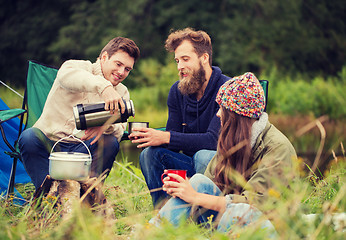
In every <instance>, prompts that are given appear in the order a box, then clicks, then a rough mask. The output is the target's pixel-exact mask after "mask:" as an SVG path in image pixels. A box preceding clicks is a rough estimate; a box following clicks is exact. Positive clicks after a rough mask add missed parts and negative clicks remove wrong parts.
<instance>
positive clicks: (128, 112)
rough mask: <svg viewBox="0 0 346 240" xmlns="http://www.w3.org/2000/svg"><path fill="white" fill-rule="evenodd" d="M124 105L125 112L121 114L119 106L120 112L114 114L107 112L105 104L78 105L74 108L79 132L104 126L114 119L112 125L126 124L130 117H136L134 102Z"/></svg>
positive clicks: (127, 102) (125, 102)
mask: <svg viewBox="0 0 346 240" xmlns="http://www.w3.org/2000/svg"><path fill="white" fill-rule="evenodd" d="M124 104H125V112H124V113H121V111H120V106H119V110H118V112H115V113H114V114H111V113H110V111H106V110H105V103H97V104H77V105H76V106H74V107H73V115H74V119H75V122H76V128H77V129H78V130H85V129H88V128H90V127H97V126H102V125H103V124H104V123H105V122H107V121H108V119H110V118H112V120H111V123H120V122H126V121H127V119H128V118H129V117H130V116H134V115H135V109H134V106H133V102H132V100H129V101H125V100H124ZM119 105H120V104H119Z"/></svg>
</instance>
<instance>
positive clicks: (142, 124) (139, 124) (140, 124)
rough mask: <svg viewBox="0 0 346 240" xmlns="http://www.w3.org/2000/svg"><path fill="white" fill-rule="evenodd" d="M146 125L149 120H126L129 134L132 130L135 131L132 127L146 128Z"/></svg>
mask: <svg viewBox="0 0 346 240" xmlns="http://www.w3.org/2000/svg"><path fill="white" fill-rule="evenodd" d="M148 127H149V122H128V131H129V134H131V133H132V132H136V131H133V129H134V128H148Z"/></svg>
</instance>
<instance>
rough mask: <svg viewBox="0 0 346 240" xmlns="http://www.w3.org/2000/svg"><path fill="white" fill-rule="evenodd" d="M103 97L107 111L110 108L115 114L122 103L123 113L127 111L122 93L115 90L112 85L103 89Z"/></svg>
mask: <svg viewBox="0 0 346 240" xmlns="http://www.w3.org/2000/svg"><path fill="white" fill-rule="evenodd" d="M101 97H102V99H103V101H104V102H105V110H106V111H108V110H109V111H110V112H111V114H114V113H116V112H117V111H118V110H119V104H120V107H121V113H124V112H125V104H124V102H123V99H122V98H121V96H120V94H119V93H117V91H115V90H114V88H113V87H112V86H108V87H106V88H105V89H104V90H103V92H102V94H101Z"/></svg>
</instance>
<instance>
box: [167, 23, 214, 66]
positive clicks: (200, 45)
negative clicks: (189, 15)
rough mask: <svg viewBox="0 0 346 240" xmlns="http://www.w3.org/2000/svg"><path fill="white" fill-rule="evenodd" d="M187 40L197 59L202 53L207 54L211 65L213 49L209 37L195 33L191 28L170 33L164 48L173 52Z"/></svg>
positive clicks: (199, 32)
mask: <svg viewBox="0 0 346 240" xmlns="http://www.w3.org/2000/svg"><path fill="white" fill-rule="evenodd" d="M184 40H188V41H190V42H191V44H192V46H193V47H194V49H195V51H196V53H197V55H198V57H200V56H202V54H204V53H208V54H209V64H210V66H211V65H212V54H213V48H212V45H211V39H210V37H209V35H208V34H207V33H206V32H204V31H201V30H199V31H195V30H193V29H192V28H185V29H183V30H177V31H174V32H171V33H170V34H169V36H168V38H167V40H166V44H165V48H166V50H167V51H169V52H174V51H175V49H176V48H177V47H179V46H180V44H181V43H182V42H183V41H184Z"/></svg>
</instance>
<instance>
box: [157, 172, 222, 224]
mask: <svg viewBox="0 0 346 240" xmlns="http://www.w3.org/2000/svg"><path fill="white" fill-rule="evenodd" d="M190 184H191V186H192V187H193V189H195V190H196V191H197V192H200V193H206V194H211V195H215V196H219V195H220V194H222V193H221V191H220V189H219V188H218V187H217V186H216V185H215V184H214V183H213V181H211V180H210V179H209V178H207V177H205V176H204V175H202V174H199V173H196V174H195V175H193V176H192V178H191V179H190ZM191 209H192V206H191V204H189V203H187V202H185V201H183V200H181V199H180V198H171V199H169V201H168V202H167V203H166V204H165V205H164V206H163V207H162V208H161V209H160V211H159V213H158V215H159V217H160V218H166V219H167V220H168V221H169V222H171V223H172V224H173V225H175V226H178V224H179V223H180V222H181V221H183V220H185V219H187V218H188V217H189V216H190V214H191ZM196 215H197V216H195V218H196V219H197V220H198V222H200V223H204V222H207V221H208V219H207V218H208V217H210V216H211V215H214V216H215V217H216V216H217V212H216V211H212V210H206V209H202V208H200V209H198V211H197V212H196ZM213 218H214V217H213Z"/></svg>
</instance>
